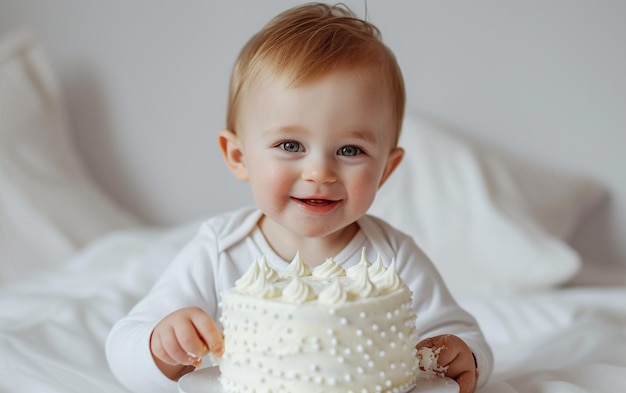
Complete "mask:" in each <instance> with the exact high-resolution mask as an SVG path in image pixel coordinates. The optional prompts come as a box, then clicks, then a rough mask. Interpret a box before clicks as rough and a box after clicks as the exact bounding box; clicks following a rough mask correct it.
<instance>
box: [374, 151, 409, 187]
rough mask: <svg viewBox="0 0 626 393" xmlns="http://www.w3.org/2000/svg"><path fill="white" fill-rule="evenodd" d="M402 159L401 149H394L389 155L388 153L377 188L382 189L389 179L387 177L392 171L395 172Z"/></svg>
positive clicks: (402, 152)
mask: <svg viewBox="0 0 626 393" xmlns="http://www.w3.org/2000/svg"><path fill="white" fill-rule="evenodd" d="M403 157H404V149H402V148H401V147H395V148H394V149H393V150H392V151H391V153H389V157H388V158H387V163H386V164H385V170H384V171H383V176H382V177H381V179H380V183H378V188H380V187H382V186H383V184H384V183H385V182H386V181H387V179H389V176H391V174H392V173H393V171H395V170H396V168H397V167H398V165H400V163H401V162H402V158H403Z"/></svg>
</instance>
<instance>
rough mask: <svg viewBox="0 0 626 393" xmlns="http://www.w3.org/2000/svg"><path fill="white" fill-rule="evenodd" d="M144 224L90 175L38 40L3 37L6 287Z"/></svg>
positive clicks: (0, 133)
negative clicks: (92, 243)
mask: <svg viewBox="0 0 626 393" xmlns="http://www.w3.org/2000/svg"><path fill="white" fill-rule="evenodd" d="M134 225H138V221H137V220H136V219H135V218H134V217H132V216H131V215H129V214H128V213H127V212H125V211H123V210H122V209H121V208H120V207H118V206H117V205H116V204H115V203H113V202H112V201H111V200H110V199H109V198H108V197H107V196H106V195H105V194H103V193H102V192H101V191H100V190H99V189H98V187H97V186H96V184H95V183H94V182H93V181H92V180H91V179H90V178H89V176H88V173H87V171H86V170H85V168H84V167H83V164H82V163H81V161H80V158H79V156H78V155H77V153H76V151H75V149H74V146H73V141H72V139H71V134H70V131H69V129H68V126H67V119H66V113H65V111H64V107H63V102H62V98H61V94H60V91H59V86H58V84H57V81H56V79H55V77H54V75H53V73H52V71H51V68H50V65H49V64H48V62H47V60H46V58H45V56H44V53H43V51H42V49H41V47H40V45H39V43H38V42H37V40H36V39H35V38H34V37H33V36H32V35H30V34H27V33H14V34H12V35H10V36H8V37H5V38H4V39H2V40H0V285H2V284H3V283H6V282H9V281H12V280H16V279H18V278H20V277H23V276H26V275H28V274H30V273H33V272H34V271H36V270H38V269H41V268H44V267H48V266H51V265H54V264H58V263H60V262H63V260H65V259H66V258H68V257H69V256H70V255H72V254H73V253H74V252H75V251H76V250H77V249H79V248H80V247H82V246H83V245H85V244H86V243H87V242H89V241H90V240H92V239H94V238H96V237H98V236H100V235H102V234H104V233H106V232H109V231H111V230H113V229H116V228H122V227H130V226H134Z"/></svg>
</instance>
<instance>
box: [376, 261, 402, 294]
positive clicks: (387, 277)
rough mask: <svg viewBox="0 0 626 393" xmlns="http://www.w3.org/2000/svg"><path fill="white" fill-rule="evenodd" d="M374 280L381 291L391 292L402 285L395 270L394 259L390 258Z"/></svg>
mask: <svg viewBox="0 0 626 393" xmlns="http://www.w3.org/2000/svg"><path fill="white" fill-rule="evenodd" d="M374 282H375V283H376V286H377V287H378V289H379V290H380V291H381V292H393V291H395V290H398V289H400V288H402V287H404V285H405V284H404V282H403V281H402V279H401V278H400V276H399V275H398V272H397V271H396V261H395V259H391V263H390V264H389V267H387V269H386V270H385V271H384V272H383V273H382V274H380V275H379V276H378V277H377V278H376V279H375V280H374Z"/></svg>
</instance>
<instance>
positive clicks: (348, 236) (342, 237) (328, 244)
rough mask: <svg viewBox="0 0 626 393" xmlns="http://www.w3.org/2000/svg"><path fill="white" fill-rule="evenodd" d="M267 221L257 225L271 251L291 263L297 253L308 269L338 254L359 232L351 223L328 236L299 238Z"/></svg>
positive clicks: (356, 225) (264, 220)
mask: <svg viewBox="0 0 626 393" xmlns="http://www.w3.org/2000/svg"><path fill="white" fill-rule="evenodd" d="M268 221H269V220H267V219H265V217H264V218H262V219H261V221H259V224H258V225H259V228H260V229H261V232H262V233H263V236H264V237H265V240H266V241H267V243H268V244H269V245H270V247H272V250H274V252H275V253H276V254H278V256H280V257H281V258H282V259H284V260H285V261H291V260H292V259H293V257H294V256H295V255H296V253H299V254H300V258H301V259H302V260H303V261H304V262H305V263H306V264H307V265H309V266H310V267H315V266H318V265H321V264H322V263H324V261H325V260H326V258H328V257H332V256H335V255H337V254H339V253H340V252H341V250H343V249H344V248H345V247H346V245H347V244H348V243H350V241H351V240H352V238H353V237H354V235H356V233H357V232H358V231H359V226H358V224H356V223H353V224H351V225H349V226H348V227H346V228H343V229H342V230H341V231H339V232H337V233H333V234H331V235H328V236H323V237H301V236H297V235H296V234H294V233H293V232H291V231H288V230H286V229H284V228H282V227H277V226H276V225H272V224H271V223H268Z"/></svg>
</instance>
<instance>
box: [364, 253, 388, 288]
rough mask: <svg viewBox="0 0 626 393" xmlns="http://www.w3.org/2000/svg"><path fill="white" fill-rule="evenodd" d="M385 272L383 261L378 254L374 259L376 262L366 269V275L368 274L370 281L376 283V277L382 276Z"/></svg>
mask: <svg viewBox="0 0 626 393" xmlns="http://www.w3.org/2000/svg"><path fill="white" fill-rule="evenodd" d="M385 270H386V269H385V266H384V265H383V259H382V258H381V257H380V254H378V257H377V258H376V262H374V263H373V264H372V265H371V266H370V267H369V268H368V269H367V273H369V275H370V279H371V280H372V281H374V282H376V280H377V279H378V276H380V275H381V274H383V273H384V272H385Z"/></svg>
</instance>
